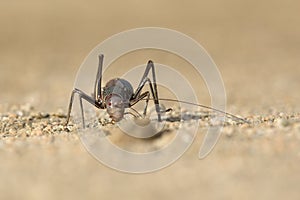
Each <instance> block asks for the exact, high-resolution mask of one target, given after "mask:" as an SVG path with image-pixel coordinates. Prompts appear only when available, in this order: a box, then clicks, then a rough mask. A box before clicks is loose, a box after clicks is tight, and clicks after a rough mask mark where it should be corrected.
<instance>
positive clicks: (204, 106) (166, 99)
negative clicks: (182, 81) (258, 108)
mask: <svg viewBox="0 0 300 200" xmlns="http://www.w3.org/2000/svg"><path fill="white" fill-rule="evenodd" d="M150 99H151V98H150ZM143 100H144V99H143ZM151 100H152V99H151ZM158 100H159V101H172V102H179V103H185V104H189V105H193V106H198V107H202V108H206V109H210V110H213V111H216V112H219V113H223V114H225V115H228V116H230V117H232V118H235V119H236V120H239V121H242V122H244V123H248V124H250V122H249V121H247V120H245V119H243V118H240V117H238V116H235V115H233V114H231V113H228V112H225V111H222V110H219V109H216V108H213V107H210V106H206V105H202V104H196V103H191V102H188V101H181V100H176V99H168V98H159V99H158Z"/></svg>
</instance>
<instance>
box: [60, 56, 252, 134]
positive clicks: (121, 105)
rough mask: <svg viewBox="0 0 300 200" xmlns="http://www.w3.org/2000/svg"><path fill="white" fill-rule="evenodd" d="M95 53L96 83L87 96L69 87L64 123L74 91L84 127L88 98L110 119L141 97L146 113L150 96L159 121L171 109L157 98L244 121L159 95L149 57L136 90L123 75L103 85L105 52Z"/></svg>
mask: <svg viewBox="0 0 300 200" xmlns="http://www.w3.org/2000/svg"><path fill="white" fill-rule="evenodd" d="M98 57H99V63H98V71H97V74H96V80H95V85H94V93H93V94H92V95H91V96H90V95H87V94H86V93H84V92H83V91H81V90H80V89H78V88H75V89H74V90H73V91H72V94H71V98H70V102H69V108H68V114H67V121H66V124H68V123H69V120H70V115H71V110H72V105H73V100H74V95H75V94H78V96H79V103H80V109H81V117H82V125H83V128H85V121H84V111H83V103H82V100H85V101H87V102H89V103H90V104H92V105H94V106H95V107H96V108H98V109H106V111H107V113H108V115H109V117H110V118H111V119H112V121H113V122H119V121H121V120H122V119H123V117H124V114H125V109H126V108H131V107H132V106H133V105H135V104H136V103H138V102H139V101H141V100H145V101H146V105H145V108H144V112H143V116H146V114H147V107H148V102H149V100H153V101H154V104H155V110H156V113H157V120H158V121H159V122H161V121H162V117H161V115H162V114H163V113H166V112H169V111H171V110H172V109H171V108H169V109H162V107H161V106H160V103H159V101H160V100H164V101H174V102H181V103H186V104H190V105H195V106H199V107H203V108H206V109H210V110H214V111H216V112H219V113H223V114H225V115H228V116H230V117H232V118H234V119H236V120H238V121H242V122H247V121H246V120H245V119H243V118H240V117H237V116H235V115H232V114H230V113H227V112H224V111H221V110H218V109H215V108H212V107H209V106H205V105H201V104H195V103H190V102H186V101H180V100H175V99H166V98H159V97H158V90H157V84H156V76H155V67H154V63H153V62H152V61H151V60H149V61H148V63H147V67H146V69H145V72H144V74H143V76H142V78H141V81H140V83H139V85H138V87H137V89H136V90H135V91H134V90H133V87H132V85H131V84H130V82H128V81H127V80H125V79H122V78H114V79H111V80H110V81H108V82H107V83H106V85H105V86H104V87H103V88H102V66H103V59H104V55H103V54H100V55H99V56H98ZM150 71H151V73H152V80H151V79H150V78H149V77H148V75H149V72H150ZM146 83H148V84H149V86H150V91H146V92H143V93H142V89H143V87H144V86H145V84H146ZM150 93H151V95H152V97H150Z"/></svg>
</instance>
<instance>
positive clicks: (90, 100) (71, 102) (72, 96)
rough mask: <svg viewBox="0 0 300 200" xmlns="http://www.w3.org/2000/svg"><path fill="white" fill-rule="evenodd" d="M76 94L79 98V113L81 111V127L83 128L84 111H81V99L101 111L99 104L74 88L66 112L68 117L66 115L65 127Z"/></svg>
mask: <svg viewBox="0 0 300 200" xmlns="http://www.w3.org/2000/svg"><path fill="white" fill-rule="evenodd" d="M75 94H78V96H79V104H80V111H81V118H82V127H83V128H85V120H84V111H83V104H82V99H84V100H86V101H87V102H89V103H90V104H92V105H94V106H95V107H97V108H99V109H102V107H101V104H99V102H98V101H96V100H95V99H94V98H93V97H90V96H89V95H87V94H85V93H84V92H83V91H81V90H79V89H77V88H75V89H74V90H73V91H72V95H71V99H70V103H69V110H68V115H67V121H66V125H67V124H68V123H69V120H70V115H71V110H72V105H73V101H74V95H75Z"/></svg>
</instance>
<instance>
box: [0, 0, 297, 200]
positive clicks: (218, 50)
mask: <svg viewBox="0 0 300 200" xmlns="http://www.w3.org/2000/svg"><path fill="white" fill-rule="evenodd" d="M299 6H300V3H299V2H298V1H292V0H291V1H285V2H282V1H269V0H267V1H248V0H247V1H234V0H230V1H210V2H200V1H189V2H187V3H185V4H183V3H179V2H177V1H164V2H161V1H149V2H137V1H123V2H118V3H115V4H114V3H111V2H109V1H107V2H106V1H102V2H97V1H89V2H86V1H77V2H73V1H67V0H65V1H54V2H50V1H34V0H30V1H26V2H18V3H17V2H13V1H10V2H8V1H5V2H4V1H2V2H0V67H1V73H0V91H1V94H0V117H1V123H0V131H1V133H0V137H1V139H0V159H1V164H0V178H1V181H0V199H41V198H42V199H83V198H87V199H99V198H102V199H117V198H123V199H141V198H143V199H154V198H160V199H167V198H172V199H183V198H185V199H200V198H203V199H283V198H286V197H288V198H289V199H299V196H300V192H299V189H298V188H299V185H298V184H299V183H300V175H299V167H298V166H299V164H300V118H299V112H300V106H299V103H298V102H299V100H300V95H299V92H298V86H299V85H300V79H299V75H300V67H299V65H300V58H299V56H298V54H299V50H300V37H299V35H300V28H299V25H298V24H299V23H300V15H299V12H298V11H299ZM143 26H159V27H166V28H171V29H175V30H178V31H181V32H183V33H186V34H187V35H189V36H191V37H192V38H194V39H195V40H197V41H198V42H199V43H201V44H202V45H203V46H204V47H205V48H206V50H207V51H208V52H209V53H210V54H211V56H212V57H213V59H214V61H215V62H216V64H217V65H218V67H219V70H220V72H221V74H222V78H223V80H224V84H225V88H226V93H227V111H229V112H231V113H235V114H238V115H241V116H244V117H247V118H249V119H252V120H254V121H255V120H256V122H257V123H252V124H251V125H249V126H248V125H243V124H242V125H236V124H232V125H228V126H226V127H225V128H224V133H223V134H222V137H221V139H220V140H219V142H218V144H217V146H216V147H215V149H214V151H213V152H212V153H211V154H210V155H209V156H208V157H207V158H205V159H204V160H198V159H197V153H198V151H199V147H200V145H201V142H202V139H203V129H201V130H199V131H198V134H197V138H196V140H195V142H194V143H193V145H192V147H191V148H190V149H189V150H188V151H187V152H186V153H185V154H184V156H183V157H182V158H180V159H179V160H178V161H177V162H175V163H174V164H173V165H171V166H170V167H167V168H165V169H163V170H161V171H158V172H155V173H149V174H144V175H131V174H124V173H120V172H117V171H115V170H112V169H110V168H107V167H105V166H103V165H102V164H100V163H99V162H97V161H96V160H95V159H94V158H93V157H92V156H91V155H90V154H88V152H87V151H86V150H85V149H84V147H83V145H82V144H81V142H80V139H79V138H78V135H77V132H76V131H74V130H73V129H72V128H70V129H65V127H63V126H62V123H63V121H64V120H65V114H66V107H67V104H68V101H69V95H70V92H71V90H72V88H73V83H74V80H75V76H76V72H77V69H78V68H79V66H80V64H81V62H82V61H83V59H84V58H85V56H86V55H87V54H88V53H89V51H90V50H91V49H92V48H93V47H94V46H96V45H97V44H98V43H99V42H101V41H103V40H104V39H106V38H107V37H109V36H110V35H112V34H115V33H118V32H120V31H123V30H127V29H130V28H135V27H143ZM150 58H151V59H153V60H155V61H157V62H161V63H166V64H168V65H170V66H174V67H177V68H180V66H181V65H180V64H181V63H180V61H177V60H176V58H174V57H172V56H168V55H165V54H164V55H161V54H157V53H156V52H146V53H141V54H139V55H138V56H136V55H129V59H127V60H123V61H122V60H121V61H120V62H118V63H116V65H117V64H123V65H126V66H128V67H129V68H130V66H133V65H132V64H136V63H139V64H140V63H141V62H144V61H145V62H147V60H148V59H150ZM117 71H118V69H116V68H113V67H112V68H111V72H107V74H106V77H111V76H113V75H115V73H116V72H117ZM182 71H184V73H186V75H187V76H190V77H191V78H192V76H193V74H192V73H189V70H187V69H186V68H184V69H182ZM197 91H198V93H199V96H201V102H202V103H204V104H208V103H209V100H210V98H209V95H208V94H207V91H206V90H205V88H202V87H201V86H200V88H199V89H198V90H197ZM30 119H31V120H30ZM28 129H30V131H27V130H28ZM157 139H158V140H159V138H157Z"/></svg>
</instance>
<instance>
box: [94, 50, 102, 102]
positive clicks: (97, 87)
mask: <svg viewBox="0 0 300 200" xmlns="http://www.w3.org/2000/svg"><path fill="white" fill-rule="evenodd" d="M103 58H104V55H103V54H100V55H99V63H98V71H97V75H96V81H95V86H94V98H95V100H97V101H100V100H101V99H102V94H101V81H102V66H103Z"/></svg>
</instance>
